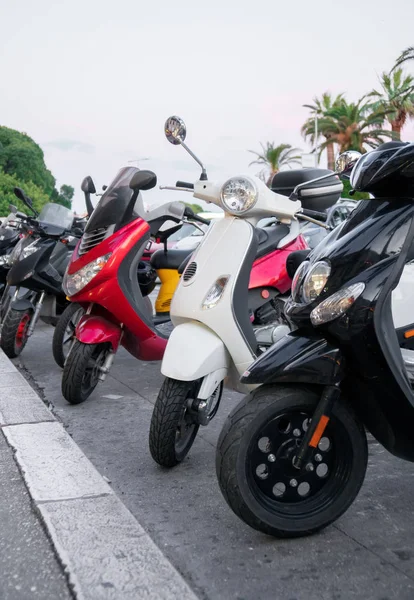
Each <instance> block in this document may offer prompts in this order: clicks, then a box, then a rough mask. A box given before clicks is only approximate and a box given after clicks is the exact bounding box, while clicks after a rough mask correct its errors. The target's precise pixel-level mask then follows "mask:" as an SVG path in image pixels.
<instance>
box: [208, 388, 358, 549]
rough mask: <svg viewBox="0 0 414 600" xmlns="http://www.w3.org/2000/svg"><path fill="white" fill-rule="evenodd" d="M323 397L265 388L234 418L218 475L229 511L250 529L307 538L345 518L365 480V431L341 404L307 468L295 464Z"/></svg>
mask: <svg viewBox="0 0 414 600" xmlns="http://www.w3.org/2000/svg"><path fill="white" fill-rule="evenodd" d="M318 400H319V396H318V395H317V394H315V393H313V392H311V391H309V390H307V389H301V388H293V387H287V386H286V387H283V386H278V387H276V386H274V387H263V388H259V389H258V390H257V391H255V392H254V393H252V394H250V395H249V396H247V397H246V398H245V399H244V400H243V401H242V402H241V403H240V404H239V405H238V406H237V407H236V409H235V410H234V411H233V412H232V413H231V414H230V415H229V417H228V419H227V422H226V424H225V426H224V428H223V430H222V432H221V434H220V438H219V442H218V447H217V456H216V469H217V476H218V479H219V484H220V488H221V491H222V493H223V495H224V497H225V499H226V501H227V503H228V504H229V506H230V508H231V509H232V510H233V511H234V512H235V513H236V515H237V516H239V517H240V518H241V519H242V520H243V521H245V522H246V523H247V524H248V525H250V526H251V527H253V528H255V529H258V530H260V531H263V532H264V533H267V534H269V535H274V536H277V537H297V536H301V535H308V534H310V533H313V532H315V531H317V530H319V529H322V528H323V527H326V526H327V525H329V524H330V523H332V522H333V521H335V520H336V519H338V518H339V517H340V515H341V514H342V513H344V512H345V511H346V510H347V508H348V507H349V506H350V505H351V504H352V502H353V501H354V499H355V497H356V496H357V494H358V492H359V489H360V487H361V485H362V483H363V480H364V477H365V471H366V467H367V459H368V450H367V441H366V435H365V430H364V428H363V427H362V425H361V424H360V423H359V422H358V421H357V419H356V417H355V415H354V414H353V412H352V410H351V409H350V407H348V405H347V404H346V403H345V402H344V401H343V399H341V400H340V401H339V402H337V403H336V404H335V405H334V409H333V413H332V415H331V419H330V421H329V423H328V425H327V427H326V429H325V431H324V433H323V436H322V438H321V440H320V442H319V445H318V447H317V448H316V449H315V451H314V453H313V454H312V455H311V456H310V458H309V460H308V461H307V462H306V464H304V465H303V468H302V469H300V470H298V469H296V468H295V467H294V466H293V463H292V460H293V458H294V456H295V454H296V452H297V448H298V447H299V446H300V443H301V441H302V439H303V436H304V434H305V431H306V429H307V427H308V425H309V422H310V419H311V418H312V415H313V413H314V411H315V408H316V405H317V403H318Z"/></svg>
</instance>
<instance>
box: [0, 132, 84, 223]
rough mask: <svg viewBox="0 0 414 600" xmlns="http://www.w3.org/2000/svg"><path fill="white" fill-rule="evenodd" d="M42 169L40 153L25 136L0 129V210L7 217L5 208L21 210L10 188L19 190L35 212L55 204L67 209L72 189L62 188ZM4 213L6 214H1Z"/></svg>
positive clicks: (37, 146)
mask: <svg viewBox="0 0 414 600" xmlns="http://www.w3.org/2000/svg"><path fill="white" fill-rule="evenodd" d="M55 184H56V180H55V178H54V177H53V175H52V173H51V172H50V171H49V169H48V168H47V167H46V165H45V160H44V155H43V150H42V149H41V148H40V146H39V145H38V144H36V142H35V141H33V140H32V138H30V137H29V136H28V135H27V134H25V133H21V132H19V131H16V130H14V129H9V128H8V127H2V126H0V209H1V216H3V215H4V214H7V213H8V205H9V204H10V203H11V204H15V205H16V206H17V205H18V206H19V209H21V210H23V206H21V203H19V201H18V200H17V198H16V197H15V196H14V194H13V187H15V186H16V187H21V188H22V189H23V190H24V191H25V192H26V194H27V195H28V196H30V197H31V198H32V200H33V202H34V205H35V207H36V208H37V209H40V208H41V207H42V206H43V204H46V202H57V203H58V204H62V205H63V206H66V207H67V208H71V204H72V198H73V195H74V189H73V187H72V186H70V185H62V186H61V188H60V191H58V190H57V189H56V187H55ZM5 211H6V212H5Z"/></svg>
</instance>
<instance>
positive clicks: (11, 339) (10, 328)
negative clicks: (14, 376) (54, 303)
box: [0, 308, 33, 358]
mask: <svg viewBox="0 0 414 600" xmlns="http://www.w3.org/2000/svg"><path fill="white" fill-rule="evenodd" d="M32 316H33V313H32V311H31V310H29V309H27V310H24V311H21V310H15V309H13V308H10V309H9V310H8V312H7V314H6V316H5V319H4V322H3V328H2V330H1V341H0V346H1V349H2V350H3V352H4V353H5V354H6V356H8V357H9V358H16V357H17V356H19V355H20V354H21V353H22V351H23V348H24V347H25V346H26V344H27V340H28V336H27V331H28V328H29V326H30V321H31V320H32Z"/></svg>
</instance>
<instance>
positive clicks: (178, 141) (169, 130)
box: [164, 115, 207, 181]
mask: <svg viewBox="0 0 414 600" xmlns="http://www.w3.org/2000/svg"><path fill="white" fill-rule="evenodd" d="M164 134H165V137H166V138H167V140H168V141H169V142H170V144H173V145H174V146H182V147H183V148H184V150H186V151H187V152H188V154H189V155H190V156H191V157H192V158H194V160H195V161H196V163H197V164H199V165H200V167H201V175H200V181H207V171H206V169H205V167H204V165H203V163H202V162H201V160H200V159H199V158H198V157H197V156H196V155H195V154H194V152H192V151H191V150H190V148H189V147H188V146H187V145H186V144H184V140H185V138H186V136H187V127H186V126H185V123H184V121H183V119H182V118H181V117H177V116H176V115H173V116H171V117H168V119H167V120H166V121H165V125H164Z"/></svg>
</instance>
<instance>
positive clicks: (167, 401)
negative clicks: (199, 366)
mask: <svg viewBox="0 0 414 600" xmlns="http://www.w3.org/2000/svg"><path fill="white" fill-rule="evenodd" d="M199 387H200V381H199V380H197V381H178V380H176V379H170V378H169V377H166V378H165V379H164V383H163V384H162V387H161V389H160V391H159V393H158V397H157V400H156V401H155V406H154V412H153V413H152V418H151V426H150V433H149V448H150V452H151V456H152V458H153V459H154V460H155V462H157V463H158V464H159V465H161V466H162V467H174V466H175V465H178V463H180V462H181V461H183V460H184V458H185V457H186V456H187V454H188V452H189V450H190V448H191V446H192V445H193V442H194V440H195V437H196V435H197V432H198V428H199V425H198V424H197V423H195V421H194V418H193V417H192V415H191V412H190V410H189V408H190V406H191V404H192V402H193V400H194V399H195V398H196V397H197V391H198V389H199Z"/></svg>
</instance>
